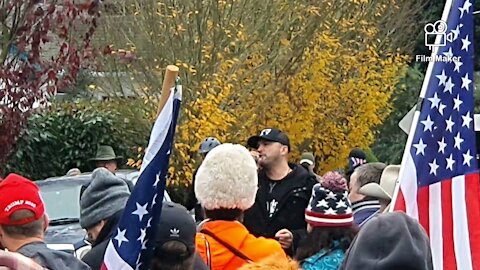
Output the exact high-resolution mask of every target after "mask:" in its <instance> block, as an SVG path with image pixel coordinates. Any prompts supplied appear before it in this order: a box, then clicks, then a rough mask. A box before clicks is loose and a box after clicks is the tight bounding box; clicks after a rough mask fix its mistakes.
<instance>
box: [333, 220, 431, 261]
mask: <svg viewBox="0 0 480 270" xmlns="http://www.w3.org/2000/svg"><path fill="white" fill-rule="evenodd" d="M340 269H342V270H358V269H369V270H432V269H433V264H432V252H431V250H430V242H429V239H428V236H427V234H426V233H425V231H424V230H423V228H422V227H421V226H420V224H419V223H418V222H417V221H416V220H414V219H412V218H411V217H409V216H407V215H405V214H404V213H400V212H395V213H387V214H380V215H378V216H376V217H374V218H372V219H371V220H369V221H368V222H367V223H365V225H364V226H363V227H362V229H361V230H360V232H359V233H358V235H357V237H356V238H355V239H354V240H353V242H352V244H351V246H350V249H349V250H348V251H347V253H346V254H345V259H344V261H343V265H342V267H341V268H340Z"/></svg>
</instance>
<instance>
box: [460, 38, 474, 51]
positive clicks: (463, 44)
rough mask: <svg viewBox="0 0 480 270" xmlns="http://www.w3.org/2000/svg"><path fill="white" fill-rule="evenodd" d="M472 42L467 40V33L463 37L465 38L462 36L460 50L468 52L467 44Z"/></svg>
mask: <svg viewBox="0 0 480 270" xmlns="http://www.w3.org/2000/svg"><path fill="white" fill-rule="evenodd" d="M470 44H472V42H471V41H470V40H468V35H467V36H466V37H465V39H463V38H462V50H465V51H467V52H468V46H470Z"/></svg>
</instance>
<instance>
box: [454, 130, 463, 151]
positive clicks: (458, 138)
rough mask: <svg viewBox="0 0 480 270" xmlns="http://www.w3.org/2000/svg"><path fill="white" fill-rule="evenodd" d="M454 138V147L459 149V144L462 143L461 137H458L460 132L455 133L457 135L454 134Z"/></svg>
mask: <svg viewBox="0 0 480 270" xmlns="http://www.w3.org/2000/svg"><path fill="white" fill-rule="evenodd" d="M453 139H454V140H455V146H454V147H455V148H457V149H458V150H460V144H461V143H463V141H464V140H463V139H462V137H460V132H458V133H457V136H455V138H453Z"/></svg>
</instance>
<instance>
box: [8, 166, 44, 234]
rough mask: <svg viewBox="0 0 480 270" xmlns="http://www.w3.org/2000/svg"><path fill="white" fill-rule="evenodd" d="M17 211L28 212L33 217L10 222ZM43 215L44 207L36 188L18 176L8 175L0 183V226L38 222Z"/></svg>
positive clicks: (32, 183) (33, 184)
mask: <svg viewBox="0 0 480 270" xmlns="http://www.w3.org/2000/svg"><path fill="white" fill-rule="evenodd" d="M18 210H30V211H32V212H33V214H34V216H33V217H29V218H26V219H21V220H15V221H12V220H10V216H11V215H12V214H13V213H14V212H15V211H18ZM44 214H45V206H44V204H43V201H42V198H41V196H40V190H39V188H38V186H37V185H36V184H35V183H34V182H32V181H31V180H28V179H27V178H25V177H23V176H20V175H18V174H14V173H12V174H9V175H8V176H7V177H6V178H5V179H3V180H2V181H1V182H0V224H2V225H23V224H27V223H30V222H32V221H35V220H38V219H39V218H41V217H42V216H43V215H44Z"/></svg>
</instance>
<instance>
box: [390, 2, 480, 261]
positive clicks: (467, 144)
mask: <svg viewBox="0 0 480 270" xmlns="http://www.w3.org/2000/svg"><path fill="white" fill-rule="evenodd" d="M449 3H450V6H446V9H445V11H444V17H447V18H446V21H447V25H448V26H447V34H450V36H451V42H446V46H444V47H439V48H438V51H437V50H436V51H434V54H435V52H437V53H438V54H439V55H442V56H446V57H452V56H453V57H458V58H459V59H456V61H453V62H431V63H430V66H429V69H427V75H426V77H425V81H424V85H423V89H422V93H421V94H420V97H423V100H422V104H421V107H419V108H420V111H419V112H418V111H417V112H416V115H415V116H414V120H413V123H417V124H416V126H414V127H412V129H411V132H410V136H409V140H408V142H407V148H406V150H405V154H404V157H403V161H402V169H401V172H400V177H399V181H400V192H399V193H398V197H397V200H396V201H395V203H394V210H401V211H405V212H406V213H407V214H408V215H409V216H411V217H414V218H416V219H417V220H418V221H419V222H420V224H422V226H423V227H424V228H425V230H426V231H427V233H428V234H429V236H430V244H431V248H432V257H433V264H434V269H437V270H439V269H461V270H468V269H480V188H479V177H478V168H477V166H478V165H477V160H476V147H475V131H474V128H473V108H474V103H473V91H474V89H473V88H474V84H473V82H472V80H473V55H474V54H473V44H472V42H473V17H472V12H473V10H472V3H471V2H470V0H466V1H465V0H461V1H453V4H452V1H447V5H448V4H449ZM429 72H431V73H430V74H429Z"/></svg>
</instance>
